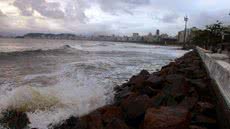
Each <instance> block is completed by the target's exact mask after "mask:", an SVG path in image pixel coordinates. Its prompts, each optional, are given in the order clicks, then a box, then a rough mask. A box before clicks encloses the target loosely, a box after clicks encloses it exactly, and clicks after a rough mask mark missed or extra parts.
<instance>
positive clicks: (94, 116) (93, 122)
mask: <svg viewBox="0 0 230 129" xmlns="http://www.w3.org/2000/svg"><path fill="white" fill-rule="evenodd" d="M76 129H103V123H102V116H101V114H100V113H99V112H98V111H95V112H93V113H90V114H88V115H86V116H83V117H81V118H80V119H79V124H78V126H77V128H76Z"/></svg>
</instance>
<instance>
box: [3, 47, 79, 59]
mask: <svg viewBox="0 0 230 129" xmlns="http://www.w3.org/2000/svg"><path fill="white" fill-rule="evenodd" d="M76 50H77V49H75V48H74V47H71V46H70V45H64V46H61V47H59V48H55V49H48V50H43V49H35V50H24V51H12V52H0V56H18V55H26V54H52V53H65V52H76Z"/></svg>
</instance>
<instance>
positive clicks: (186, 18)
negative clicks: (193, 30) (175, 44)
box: [184, 16, 188, 45]
mask: <svg viewBox="0 0 230 129" xmlns="http://www.w3.org/2000/svg"><path fill="white" fill-rule="evenodd" d="M184 21H185V27H184V45H185V43H186V35H187V34H186V33H187V23H188V16H185V17H184Z"/></svg>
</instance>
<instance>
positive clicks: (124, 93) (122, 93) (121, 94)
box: [114, 87, 132, 103]
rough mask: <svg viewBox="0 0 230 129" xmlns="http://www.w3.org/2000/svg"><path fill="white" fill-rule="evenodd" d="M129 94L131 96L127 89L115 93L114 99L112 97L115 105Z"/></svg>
mask: <svg viewBox="0 0 230 129" xmlns="http://www.w3.org/2000/svg"><path fill="white" fill-rule="evenodd" d="M130 94H132V92H131V91H130V88H129V87H124V88H122V89H121V90H120V91H118V92H116V93H115V97H114V101H115V103H120V101H121V100H122V99H124V98H126V97H127V96H129V95H130Z"/></svg>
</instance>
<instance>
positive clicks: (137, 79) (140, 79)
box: [128, 70, 150, 91]
mask: <svg viewBox="0 0 230 129" xmlns="http://www.w3.org/2000/svg"><path fill="white" fill-rule="evenodd" d="M149 76H150V74H149V72H148V71H146V70H142V71H141V72H140V73H139V74H138V75H136V76H133V77H132V78H131V79H130V80H129V82H128V83H129V84H130V85H132V91H138V90H139V89H142V88H143V87H144V82H145V80H146V79H147V78H148V77H149Z"/></svg>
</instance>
